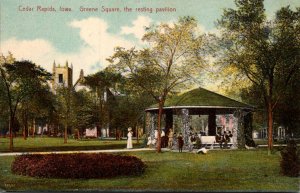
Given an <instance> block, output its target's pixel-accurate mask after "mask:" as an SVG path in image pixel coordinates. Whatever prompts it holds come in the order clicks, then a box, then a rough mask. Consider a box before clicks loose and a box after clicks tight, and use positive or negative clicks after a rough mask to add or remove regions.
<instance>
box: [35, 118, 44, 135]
mask: <svg viewBox="0 0 300 193" xmlns="http://www.w3.org/2000/svg"><path fill="white" fill-rule="evenodd" d="M42 129H43V128H42ZM34 134H35V118H33V121H32V137H33V138H34Z"/></svg>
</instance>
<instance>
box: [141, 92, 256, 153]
mask: <svg viewBox="0 0 300 193" xmlns="http://www.w3.org/2000/svg"><path fill="white" fill-rule="evenodd" d="M253 110H254V107H253V106H251V105H248V104H245V103H242V102H239V101H236V100H233V99H230V98H228V97H226V96H223V95H220V94H217V93H215V92H212V91H209V90H206V89H204V88H201V87H199V88H197V89H193V90H191V91H188V92H185V93H183V94H180V95H176V96H173V97H171V98H168V99H167V100H166V101H165V105H164V108H163V117H162V124H161V129H162V130H164V131H165V133H166V136H167V135H168V130H169V128H173V131H174V132H176V133H177V134H178V133H182V135H183V138H184V144H187V142H188V136H189V135H190V133H197V134H200V133H201V135H205V136H215V135H216V133H217V132H222V133H223V132H224V131H231V132H232V134H233V137H232V142H233V147H238V146H239V143H242V144H243V145H244V144H245V139H246V138H247V136H246V135H247V132H245V131H246V130H247V129H248V130H249V128H250V129H252V112H253ZM145 112H146V134H147V136H150V137H151V139H154V133H155V131H154V130H155V129H157V118H158V105H157V104H156V105H152V106H151V107H149V108H147V109H146V110H145Z"/></svg>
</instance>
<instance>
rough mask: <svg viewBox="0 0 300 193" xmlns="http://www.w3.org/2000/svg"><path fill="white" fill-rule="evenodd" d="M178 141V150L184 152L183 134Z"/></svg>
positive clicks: (180, 134)
mask: <svg viewBox="0 0 300 193" xmlns="http://www.w3.org/2000/svg"><path fill="white" fill-rule="evenodd" d="M177 140H178V149H179V152H182V147H183V138H182V133H179V135H178V137H177Z"/></svg>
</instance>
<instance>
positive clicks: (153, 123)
mask: <svg viewBox="0 0 300 193" xmlns="http://www.w3.org/2000/svg"><path fill="white" fill-rule="evenodd" d="M156 125H157V114H155V113H150V129H149V135H150V137H151V140H153V139H154V133H155V131H154V130H155V129H157V126H156Z"/></svg>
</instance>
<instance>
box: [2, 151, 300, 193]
mask: <svg viewBox="0 0 300 193" xmlns="http://www.w3.org/2000/svg"><path fill="white" fill-rule="evenodd" d="M119 154H122V155H133V156H136V157H139V158H140V159H142V160H143V161H144V162H145V163H146V165H147V168H146V171H145V173H144V174H143V175H141V176H136V177H124V176H123V177H116V178H112V179H89V180H83V179H75V180H74V179H42V178H33V177H26V176H19V175H14V174H12V173H11V171H10V166H11V163H12V161H13V160H14V157H13V156H7V157H0V159H1V162H0V171H1V174H0V187H1V188H2V189H5V190H8V191H43V190H52V191H63V190H65V191H70V190H78V191H80V190H91V191H92V190H104V191H114V190H118V191H145V190H146V191H221V192H223V191H276V192H277V191H278V192H286V191H289V192H291V191H292V192H298V191H299V178H291V177H285V176H282V175H280V168H279V162H280V154H279V152H275V153H274V154H272V155H269V156H268V155H267V151H266V150H265V149H263V150H260V149H257V150H213V151H209V152H208V154H207V155H202V154H195V153H187V152H183V153H178V152H162V153H156V152H155V151H141V152H126V153H125V152H123V153H119Z"/></svg>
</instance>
